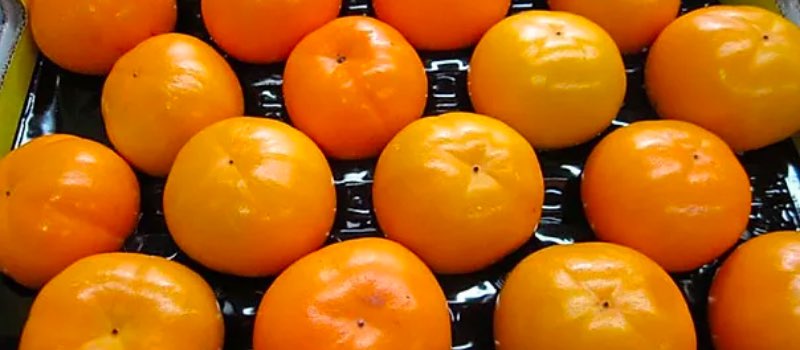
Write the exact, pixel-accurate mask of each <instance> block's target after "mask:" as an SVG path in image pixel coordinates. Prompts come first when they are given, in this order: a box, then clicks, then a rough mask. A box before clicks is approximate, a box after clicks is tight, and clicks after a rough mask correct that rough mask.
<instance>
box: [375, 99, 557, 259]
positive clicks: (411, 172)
mask: <svg viewBox="0 0 800 350" xmlns="http://www.w3.org/2000/svg"><path fill="white" fill-rule="evenodd" d="M372 198H373V205H374V208H375V215H376V217H377V219H378V223H379V225H380V227H381V229H382V230H383V232H384V234H385V235H386V237H387V238H389V239H391V240H394V241H397V242H399V243H400V244H403V245H404V246H406V247H407V248H409V249H410V250H411V251H413V252H414V253H415V254H417V255H419V257H420V258H422V260H423V261H425V262H426V263H427V264H428V266H430V267H431V269H433V270H434V271H436V272H437V273H444V274H460V273H468V272H474V271H478V270H481V269H483V268H486V267H488V266H489V265H491V264H493V263H496V262H498V261H499V260H501V259H502V258H503V257H505V256H506V255H508V254H510V253H511V252H513V251H514V250H516V249H518V248H519V247H521V246H522V245H523V244H525V243H526V242H527V241H528V240H530V238H531V236H532V235H533V233H534V231H535V230H536V227H537V225H538V224H539V219H540V218H541V214H542V205H543V202H544V180H543V177H542V172H541V169H540V165H539V161H538V158H537V156H536V153H535V152H534V150H533V148H532V147H531V146H530V145H529V144H528V143H527V141H526V140H525V138H523V137H522V136H521V135H519V134H518V133H517V132H516V131H514V130H513V129H511V127H509V126H508V125H506V124H504V123H502V122H500V121H498V120H497V119H494V118H490V117H487V116H483V115H478V114H474V113H446V114H442V115H440V116H437V117H429V118H423V119H420V120H418V121H415V122H413V123H411V124H410V125H409V126H407V127H406V128H404V129H403V130H402V131H400V133H398V134H397V136H395V138H394V139H392V141H391V142H390V143H389V145H387V146H386V149H385V150H384V151H383V153H382V154H381V156H380V158H379V159H378V165H377V167H376V169H375V180H374V183H373V187H372Z"/></svg>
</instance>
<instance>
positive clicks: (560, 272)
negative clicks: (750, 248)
mask: <svg viewBox="0 0 800 350" xmlns="http://www.w3.org/2000/svg"><path fill="white" fill-rule="evenodd" d="M494 334H495V340H496V341H495V342H496V344H497V349H498V350H529V349H552V350H584V349H585V350H589V349H591V350H640V349H661V350H695V349H697V345H696V340H695V333H694V325H693V322H692V317H691V315H690V314H689V308H688V307H687V306H686V302H685V301H684V299H683V296H682V295H681V292H680V290H678V287H677V286H676V285H675V284H674V283H673V282H672V280H671V279H670V277H669V275H667V273H666V272H664V270H662V269H661V268H660V267H659V266H658V265H657V264H656V263H655V262H653V261H651V260H650V259H648V258H647V257H645V256H644V255H642V254H640V253H638V252H636V251H634V250H632V249H629V248H625V247H622V246H618V245H613V244H608V243H579V244H575V245H571V246H553V247H550V248H545V249H543V250H540V251H538V252H536V253H534V254H532V255H530V256H528V257H527V258H525V260H523V261H522V262H521V263H520V264H519V265H518V266H517V267H516V268H514V270H513V271H511V274H510V275H509V276H508V278H507V280H506V283H505V284H504V285H503V289H502V290H501V291H500V297H499V299H498V304H497V310H496V311H495V316H494Z"/></svg>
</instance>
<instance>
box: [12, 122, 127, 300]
mask: <svg viewBox="0 0 800 350" xmlns="http://www.w3.org/2000/svg"><path fill="white" fill-rule="evenodd" d="M139 196H140V195H139V183H138V181H137V179H136V175H135V174H134V172H133V170H131V168H130V167H129V166H128V164H127V163H126V162H125V160H123V159H122V158H120V157H119V156H118V155H117V154H116V153H114V151H112V150H111V149H109V148H108V147H106V146H104V145H102V144H99V143H97V142H95V141H91V140H88V139H83V138H80V137H76V136H72V135H66V134H56V135H49V136H42V137H39V138H36V139H34V140H32V141H30V142H29V143H27V144H25V145H24V146H22V147H20V148H18V149H15V150H13V151H11V153H9V154H8V155H6V156H5V157H4V158H3V159H2V160H0V271H2V273H3V274H4V275H6V276H8V277H10V278H11V279H13V280H14V281H16V282H17V283H19V284H21V285H23V286H25V287H28V288H31V289H38V288H40V287H41V286H42V285H44V284H45V283H46V282H47V281H49V280H50V279H51V278H53V276H55V275H57V274H58V273H59V272H61V271H62V270H63V269H64V268H66V267H67V266H69V265H70V264H72V263H73V262H75V261H77V260H79V259H81V258H83V257H86V256H90V255H93V254H98V253H105V252H112V251H116V250H119V249H120V248H121V247H122V245H123V242H124V241H125V239H126V238H127V237H128V236H129V235H130V234H131V233H132V232H133V230H134V228H135V227H136V224H137V221H138V217H139V202H140V200H139Z"/></svg>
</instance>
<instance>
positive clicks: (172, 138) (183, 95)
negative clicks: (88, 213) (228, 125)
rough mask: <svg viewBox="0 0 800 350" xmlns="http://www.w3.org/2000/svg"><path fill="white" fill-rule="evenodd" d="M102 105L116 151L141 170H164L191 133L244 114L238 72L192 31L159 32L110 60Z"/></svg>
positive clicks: (158, 172) (157, 172)
mask: <svg viewBox="0 0 800 350" xmlns="http://www.w3.org/2000/svg"><path fill="white" fill-rule="evenodd" d="M102 110H103V121H104V122H105V126H106V132H107V133H108V137H109V139H110V140H111V143H112V144H113V145H114V147H115V148H116V149H117V151H119V153H120V154H122V156H123V157H125V159H127V160H128V161H129V162H131V163H132V164H133V165H134V166H135V167H136V168H139V169H140V170H142V171H143V172H145V173H147V174H150V175H153V176H166V175H167V173H169V169H170V167H171V166H172V161H173V160H174V159H175V155H176V154H178V151H179V150H180V149H181V147H182V146H183V144H184V143H186V141H188V140H189V138H191V137H192V136H193V135H194V134H196V133H197V132H198V131H200V130H201V129H203V128H204V127H206V126H208V125H211V124H213V123H214V122H216V121H219V120H222V119H225V118H231V117H235V116H240V115H242V113H243V112H244V97H243V96H242V88H241V86H240V85H239V79H238V78H237V77H236V74H235V73H234V72H233V70H232V69H231V67H230V66H229V65H228V63H227V62H226V61H225V59H224V58H222V56H220V55H219V54H218V53H217V52H216V51H215V50H214V48H212V47H211V46H209V45H208V44H206V43H204V42H203V41H201V40H200V39H197V38H194V37H192V36H188V35H184V34H162V35H159V36H155V37H152V38H150V39H148V40H145V41H144V42H143V43H141V44H139V45H138V46H136V48H134V49H133V50H131V51H130V52H128V53H126V54H125V55H124V56H122V58H120V59H119V61H118V62H117V64H115V65H114V69H112V71H111V73H110V74H109V75H108V78H107V79H106V82H105V85H104V87H103V97H102Z"/></svg>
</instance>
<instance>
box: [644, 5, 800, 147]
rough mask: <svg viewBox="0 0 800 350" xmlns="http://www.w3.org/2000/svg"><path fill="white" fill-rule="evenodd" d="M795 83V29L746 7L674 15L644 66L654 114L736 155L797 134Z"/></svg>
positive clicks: (799, 89) (799, 72)
mask: <svg viewBox="0 0 800 350" xmlns="http://www.w3.org/2000/svg"><path fill="white" fill-rule="evenodd" d="M676 57H684V58H685V59H676ZM798 81H800V27H798V26H797V25H795V24H794V23H792V22H790V21H788V20H787V19H785V18H783V17H781V16H780V15H778V14H775V13H772V12H770V11H767V10H764V9H761V8H756V7H750V6H710V7H707V8H703V9H699V10H695V11H692V12H690V13H688V14H686V15H684V16H681V17H679V18H678V19H677V20H675V21H674V22H672V24H670V25H669V26H667V28H666V29H664V31H663V32H662V33H661V35H660V36H659V37H658V39H657V40H656V42H655V43H654V44H653V46H652V47H651V49H650V53H649V55H648V59H647V64H646V67H645V84H646V86H647V92H648V95H649V97H650V100H651V102H652V104H653V106H654V107H655V110H656V112H657V113H658V115H659V116H661V117H662V118H665V119H677V120H683V121H687V122H691V123H694V124H697V125H699V126H702V127H703V128H705V129H707V130H709V131H711V132H713V133H715V134H717V135H719V136H720V137H721V138H722V139H724V140H725V142H727V143H728V144H729V145H730V146H731V147H732V148H733V149H734V150H736V151H737V152H743V151H749V150H754V149H759V148H762V147H765V146H768V145H771V144H773V143H776V142H779V141H781V140H784V139H786V138H788V137H790V136H792V135H793V134H795V133H796V132H798V131H800V118H798V115H800V98H798V96H800V84H797V82H798Z"/></svg>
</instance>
